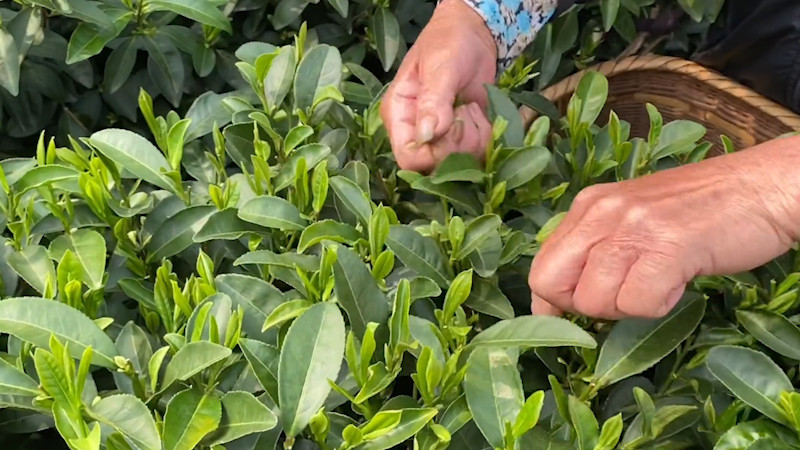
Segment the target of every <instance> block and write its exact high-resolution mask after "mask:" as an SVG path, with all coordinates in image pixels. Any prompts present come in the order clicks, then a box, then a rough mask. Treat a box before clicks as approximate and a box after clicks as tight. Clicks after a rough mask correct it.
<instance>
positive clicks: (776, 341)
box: [736, 310, 800, 360]
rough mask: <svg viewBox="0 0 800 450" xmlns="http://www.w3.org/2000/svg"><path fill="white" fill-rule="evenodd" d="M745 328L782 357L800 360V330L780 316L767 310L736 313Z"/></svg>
mask: <svg viewBox="0 0 800 450" xmlns="http://www.w3.org/2000/svg"><path fill="white" fill-rule="evenodd" d="M736 318H737V319H739V322H741V324H742V325H743V326H744V328H745V329H746V330H747V331H748V332H749V333H750V334H752V335H753V337H754V338H756V339H758V340H759V342H761V343H762V344H764V345H766V346H767V347H769V348H770V349H772V350H774V351H775V352H777V353H780V354H781V355H783V356H785V357H787V358H792V359H797V360H800V329H798V328H797V327H796V326H795V325H794V324H793V323H792V322H790V321H789V319H787V318H785V317H784V316H782V315H780V314H775V313H773V312H770V311H765V310H752V311H743V310H740V311H736Z"/></svg>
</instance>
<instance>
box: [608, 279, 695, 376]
mask: <svg viewBox="0 0 800 450" xmlns="http://www.w3.org/2000/svg"><path fill="white" fill-rule="evenodd" d="M705 308H706V301H705V299H704V298H703V297H702V296H701V295H696V294H692V293H689V294H687V295H686V296H684V298H683V300H681V302H679V303H678V304H677V305H676V306H675V308H673V310H672V311H671V312H670V313H669V314H667V315H666V316H665V317H663V318H661V319H658V320H647V319H625V320H622V321H620V322H618V323H617V324H616V325H615V326H614V328H613V329H612V330H611V333H610V334H609V336H608V338H607V339H606V340H605V342H604V343H603V346H602V347H601V348H600V355H599V357H598V360H597V367H596V369H595V373H594V377H593V378H592V380H593V382H594V383H595V384H596V385H597V386H608V385H610V384H613V383H616V382H617V381H619V380H622V379H624V378H627V377H629V376H631V375H636V374H638V373H641V372H643V371H645V370H647V369H648V368H650V367H652V366H653V365H654V364H655V363H657V362H658V361H660V360H661V359H662V358H664V357H665V356H667V355H668V354H669V353H670V352H672V351H673V350H674V349H675V348H676V347H677V346H678V345H680V343H681V342H683V341H684V340H685V339H686V338H687V337H688V336H689V335H690V334H691V333H692V332H693V331H694V329H695V328H697V325H698V324H699V323H700V320H701V319H702V317H703V312H704V311H705Z"/></svg>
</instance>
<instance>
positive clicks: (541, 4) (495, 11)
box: [464, 0, 558, 73]
mask: <svg viewBox="0 0 800 450" xmlns="http://www.w3.org/2000/svg"><path fill="white" fill-rule="evenodd" d="M464 2H466V4H467V5H469V6H470V7H472V8H473V9H474V10H475V11H476V12H477V13H478V14H480V16H481V17H483V19H484V20H485V21H486V25H488V27H489V31H491V33H492V36H493V37H494V41H495V42H496V43H497V66H498V73H499V72H500V71H503V70H505V69H506V68H508V66H509V65H510V64H511V63H513V62H514V60H515V59H516V58H517V57H518V56H519V55H520V54H521V53H522V51H523V50H525V47H527V46H528V45H529V44H530V43H531V42H533V39H534V37H536V33H537V32H538V31H539V30H540V29H541V28H542V27H543V26H544V25H545V24H546V23H547V22H548V21H549V20H550V18H551V17H552V16H553V14H554V13H555V11H556V8H557V6H558V0H464Z"/></svg>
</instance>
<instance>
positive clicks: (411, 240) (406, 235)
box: [386, 225, 454, 288]
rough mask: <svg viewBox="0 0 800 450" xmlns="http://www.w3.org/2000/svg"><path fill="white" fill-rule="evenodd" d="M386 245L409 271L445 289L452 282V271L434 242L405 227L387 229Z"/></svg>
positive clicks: (395, 226) (396, 226) (397, 226)
mask: <svg viewBox="0 0 800 450" xmlns="http://www.w3.org/2000/svg"><path fill="white" fill-rule="evenodd" d="M386 245H387V246H388V247H389V249H390V250H392V251H393V252H394V254H395V255H396V256H397V258H398V259H400V261H402V262H403V264H404V265H405V266H406V267H408V268H409V269H411V270H413V271H415V272H417V273H418V274H420V275H422V276H424V277H428V278H430V279H431V280H433V281H434V282H435V283H436V284H437V285H439V286H440V287H441V288H447V287H448V286H449V285H450V281H452V280H453V277H454V274H453V269H452V267H450V265H449V264H448V262H447V261H446V260H445V258H444V256H443V255H442V252H441V250H440V249H439V246H438V245H437V244H436V241H434V240H433V239H431V238H429V237H425V236H422V235H421V234H419V233H417V232H416V231H415V230H414V229H413V228H411V227H409V226H406V225H394V226H392V227H391V228H390V229H389V238H388V239H387V240H386Z"/></svg>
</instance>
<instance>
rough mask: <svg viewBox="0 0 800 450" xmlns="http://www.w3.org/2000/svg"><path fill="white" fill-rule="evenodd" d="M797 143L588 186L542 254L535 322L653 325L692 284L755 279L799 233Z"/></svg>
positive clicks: (534, 287) (535, 284)
mask: <svg viewBox="0 0 800 450" xmlns="http://www.w3.org/2000/svg"><path fill="white" fill-rule="evenodd" d="M798 167H800V139H798V138H788V139H780V140H776V141H772V142H770V143H767V144H763V145H761V146H758V147H754V148H752V149H749V150H746V151H742V152H739V153H734V154H731V155H726V156H722V157H716V158H711V159H709V160H706V161H703V162H701V163H698V164H691V165H686V166H682V167H679V168H676V169H671V170H666V171H663V172H659V173H656V174H653V175H648V176H645V177H642V178H639V179H635V180H628V181H624V182H620V183H610V184H603V185H596V186H592V187H590V188H588V189H585V190H584V191H582V192H580V193H579V195H578V196H577V198H576V199H575V201H574V203H573V204H572V207H571V209H570V211H569V212H568V213H567V214H566V216H565V217H564V219H563V221H562V222H561V224H560V225H559V226H558V227H557V228H556V230H555V231H554V232H553V234H552V235H551V236H550V238H548V239H547V241H546V242H545V243H544V244H543V245H542V248H541V250H540V252H539V253H538V254H537V255H536V257H535V258H534V261H533V265H532V267H531V272H530V276H529V280H528V281H529V284H530V287H531V291H532V305H531V310H532V312H533V313H534V314H559V313H560V312H561V311H570V312H574V313H578V314H582V315H585V316H589V317H595V318H606V319H619V318H624V317H631V316H633V317H645V318H656V317H662V316H664V315H665V314H667V313H668V312H669V311H670V310H671V309H672V308H673V307H674V306H675V304H676V303H677V302H678V301H679V300H680V298H681V296H682V294H683V292H684V288H685V286H686V284H687V283H688V282H689V281H691V279H692V278H694V277H695V276H698V275H726V274H732V273H737V272H741V271H744V270H751V269H753V268H755V267H758V266H760V265H762V264H765V263H767V262H769V261H770V260H772V259H774V258H776V257H778V256H780V255H781V254H783V253H785V252H786V251H788V250H789V249H790V247H791V245H792V244H793V242H796V241H798V237H800V236H799V234H800V233H798V231H800V206H799V205H800V177H798V171H800V169H798Z"/></svg>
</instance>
